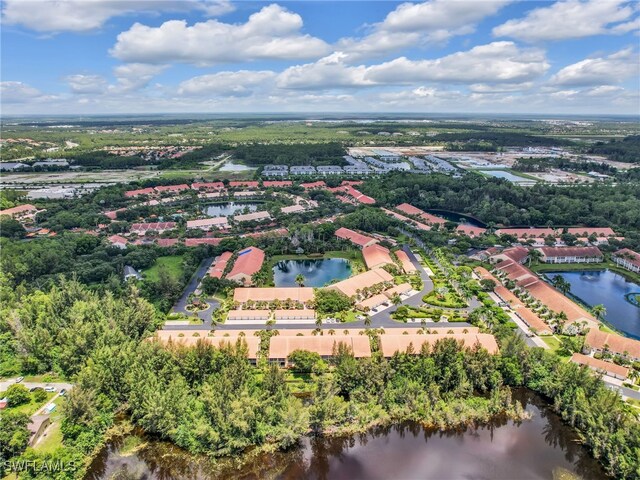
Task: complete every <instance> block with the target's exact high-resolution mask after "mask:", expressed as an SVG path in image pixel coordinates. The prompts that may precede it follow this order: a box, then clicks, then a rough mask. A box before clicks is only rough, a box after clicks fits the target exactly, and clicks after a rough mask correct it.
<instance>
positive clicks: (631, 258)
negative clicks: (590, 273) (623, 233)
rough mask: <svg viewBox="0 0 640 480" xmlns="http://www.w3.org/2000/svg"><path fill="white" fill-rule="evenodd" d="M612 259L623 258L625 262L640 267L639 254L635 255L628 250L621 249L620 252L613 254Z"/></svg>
mask: <svg viewBox="0 0 640 480" xmlns="http://www.w3.org/2000/svg"><path fill="white" fill-rule="evenodd" d="M613 256H614V257H623V258H625V260H627V261H628V262H630V263H631V264H633V265H635V266H636V267H640V253H636V252H634V251H633V250H631V249H629V248H623V249H622V250H618V251H617V252H616V253H614V254H613Z"/></svg>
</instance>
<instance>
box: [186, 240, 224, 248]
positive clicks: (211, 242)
mask: <svg viewBox="0 0 640 480" xmlns="http://www.w3.org/2000/svg"><path fill="white" fill-rule="evenodd" d="M221 241H222V239H221V238H185V239H184V245H185V247H197V246H198V245H219V244H220V242H221Z"/></svg>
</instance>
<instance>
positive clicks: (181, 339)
mask: <svg viewBox="0 0 640 480" xmlns="http://www.w3.org/2000/svg"><path fill="white" fill-rule="evenodd" d="M230 332H231V331H230ZM218 333H219V335H218ZM224 333H226V332H216V335H215V336H209V330H159V331H158V332H156V338H157V339H158V340H159V341H161V342H162V343H167V342H168V341H169V340H171V341H172V342H173V343H176V344H182V345H185V346H194V345H195V344H196V343H198V340H202V341H204V342H206V343H210V344H212V345H214V346H216V347H218V348H220V347H223V346H227V345H229V344H231V345H233V346H235V345H236V343H237V342H238V340H240V341H241V342H245V343H246V344H247V347H248V350H249V352H248V356H247V358H250V359H255V358H256V357H257V354H258V351H259V350H260V337H256V336H255V335H249V334H248V333H246V334H245V335H244V336H241V335H229V336H228V337H225V336H224ZM194 334H197V335H196V336H194ZM181 335H182V336H181Z"/></svg>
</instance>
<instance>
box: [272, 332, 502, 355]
mask: <svg viewBox="0 0 640 480" xmlns="http://www.w3.org/2000/svg"><path fill="white" fill-rule="evenodd" d="M273 338H277V337H273ZM447 338H452V339H454V340H456V341H457V342H460V343H461V344H462V346H463V348H474V347H475V345H477V344H478V345H480V346H481V347H482V348H484V349H486V350H487V351H488V352H489V353H490V354H492V355H495V354H497V353H498V343H497V342H496V339H495V337H494V336H493V335H490V334H488V333H453V334H446V333H445V334H424V335H420V334H413V335H390V334H389V333H385V334H382V335H380V337H379V339H380V351H381V352H382V355H383V356H384V357H386V358H389V357H392V356H393V355H394V354H396V353H406V352H407V349H408V348H409V346H411V347H412V348H413V353H414V354H416V355H417V354H419V353H420V351H421V349H422V345H425V344H426V345H429V346H431V347H433V345H434V344H435V343H436V342H437V341H439V340H444V339H447Z"/></svg>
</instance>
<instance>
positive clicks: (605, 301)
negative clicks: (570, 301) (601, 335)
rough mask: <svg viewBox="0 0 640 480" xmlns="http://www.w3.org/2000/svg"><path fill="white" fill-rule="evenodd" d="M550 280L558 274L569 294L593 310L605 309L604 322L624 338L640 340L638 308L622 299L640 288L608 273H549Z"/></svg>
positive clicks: (638, 291)
mask: <svg viewBox="0 0 640 480" xmlns="http://www.w3.org/2000/svg"><path fill="white" fill-rule="evenodd" d="M546 275H547V276H548V277H549V278H550V279H553V278H554V277H556V276H557V275H560V276H562V277H564V279H565V280H566V281H568V282H569V283H570V284H571V294H572V295H575V296H576V297H578V298H579V299H580V300H582V301H583V302H584V303H585V304H587V305H589V306H591V307H593V306H594V305H599V304H602V305H604V306H605V307H606V308H607V315H606V316H605V320H606V321H607V323H609V324H611V325H612V326H613V327H615V328H616V329H617V330H619V331H620V332H622V333H623V334H624V335H625V336H627V337H631V338H635V339H638V340H640V308H638V307H636V306H635V305H632V304H631V303H630V302H628V301H627V300H626V299H625V297H624V296H625V295H626V294H628V293H632V292H635V293H640V285H638V284H637V283H634V282H631V281H629V280H626V279H625V278H624V277H623V276H622V275H619V274H617V273H615V272H612V271H611V270H588V271H583V272H548V273H547V274H546Z"/></svg>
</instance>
